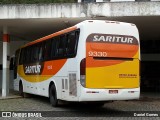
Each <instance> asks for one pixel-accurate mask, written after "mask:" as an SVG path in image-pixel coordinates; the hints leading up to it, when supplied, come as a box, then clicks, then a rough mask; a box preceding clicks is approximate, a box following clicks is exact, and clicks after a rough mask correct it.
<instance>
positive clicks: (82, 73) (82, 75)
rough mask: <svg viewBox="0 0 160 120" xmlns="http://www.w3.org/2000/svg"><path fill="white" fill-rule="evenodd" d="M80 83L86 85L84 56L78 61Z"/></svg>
mask: <svg viewBox="0 0 160 120" xmlns="http://www.w3.org/2000/svg"><path fill="white" fill-rule="evenodd" d="M80 83H81V85H82V86H83V87H86V58H84V59H82V60H81V63H80Z"/></svg>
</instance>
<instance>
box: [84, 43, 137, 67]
mask: <svg viewBox="0 0 160 120" xmlns="http://www.w3.org/2000/svg"><path fill="white" fill-rule="evenodd" d="M90 51H92V52H94V51H96V52H106V53H107V57H120V58H135V55H136V54H137V52H138V45H127V44H113V43H87V45H86V57H87V58H86V59H87V60H86V67H103V66H110V65H115V64H120V63H122V62H124V61H123V60H94V59H93V57H88V56H89V54H88V53H89V52H90Z"/></svg>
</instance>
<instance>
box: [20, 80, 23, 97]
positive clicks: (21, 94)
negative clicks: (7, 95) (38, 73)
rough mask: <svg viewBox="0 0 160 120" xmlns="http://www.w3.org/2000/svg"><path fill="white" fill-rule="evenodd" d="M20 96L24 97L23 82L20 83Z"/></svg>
mask: <svg viewBox="0 0 160 120" xmlns="http://www.w3.org/2000/svg"><path fill="white" fill-rule="evenodd" d="M19 94H20V96H22V97H24V92H23V84H22V82H20V83H19Z"/></svg>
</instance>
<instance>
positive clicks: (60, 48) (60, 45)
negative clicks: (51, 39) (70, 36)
mask: <svg viewBox="0 0 160 120" xmlns="http://www.w3.org/2000/svg"><path fill="white" fill-rule="evenodd" d="M65 38H66V37H65V35H63V36H60V39H59V40H58V41H57V56H58V57H64V56H65Z"/></svg>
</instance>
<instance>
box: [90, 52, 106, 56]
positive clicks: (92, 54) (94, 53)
mask: <svg viewBox="0 0 160 120" xmlns="http://www.w3.org/2000/svg"><path fill="white" fill-rule="evenodd" d="M88 56H90V57H91V56H93V57H106V56H107V52H96V51H89V52H88Z"/></svg>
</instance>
